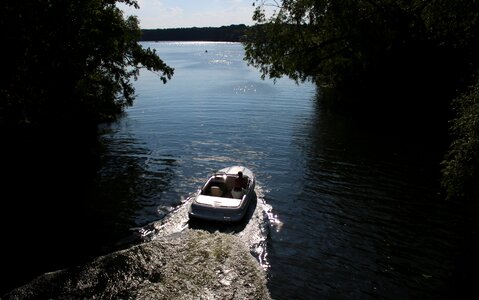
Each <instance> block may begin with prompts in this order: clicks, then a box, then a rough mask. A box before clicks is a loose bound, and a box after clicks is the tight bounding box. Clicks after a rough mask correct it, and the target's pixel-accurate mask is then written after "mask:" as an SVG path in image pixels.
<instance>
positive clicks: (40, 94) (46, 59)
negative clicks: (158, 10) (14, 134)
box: [0, 0, 174, 129]
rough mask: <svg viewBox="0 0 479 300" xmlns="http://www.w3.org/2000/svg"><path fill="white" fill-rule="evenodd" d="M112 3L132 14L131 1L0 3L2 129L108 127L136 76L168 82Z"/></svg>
mask: <svg viewBox="0 0 479 300" xmlns="http://www.w3.org/2000/svg"><path fill="white" fill-rule="evenodd" d="M117 2H123V3H125V4H127V5H131V6H134V7H136V8H138V4H137V1H135V0H73V1H63V0H35V1H11V0H6V1H3V2H2V4H1V5H0V6H1V9H0V14H1V16H0V26H1V27H2V31H3V32H4V33H3V36H2V40H3V42H4V45H5V46H4V48H3V49H4V51H5V52H4V58H5V60H4V63H5V64H6V67H5V69H4V72H3V75H2V82H1V85H0V95H1V97H2V101H1V102H0V125H1V126H2V128H10V129H15V128H37V127H44V126H50V125H53V126H55V124H56V125H58V124H61V127H64V126H67V124H68V126H76V127H82V126H83V125H92V124H94V125H95V124H98V123H100V122H104V121H111V120H114V119H115V118H116V117H117V116H118V114H119V113H121V112H122V111H123V110H124V108H126V107H127V106H130V105H132V103H133V100H134V88H133V86H132V83H131V81H132V80H136V78H137V75H138V74H139V70H140V69H142V68H146V69H148V70H150V71H153V72H156V73H157V74H158V75H159V77H160V79H161V80H162V81H163V82H166V81H167V80H168V79H170V78H171V76H172V75H173V71H174V70H173V69H172V68H170V67H169V66H167V65H166V64H165V63H164V62H163V61H162V60H161V59H160V58H159V57H158V55H157V54H156V53H155V51H154V50H151V49H149V48H148V49H144V48H142V47H141V46H140V45H139V44H138V43H137V42H138V40H139V38H140V34H141V31H140V28H139V25H138V24H139V23H138V20H137V18H136V17H128V18H127V19H124V18H123V14H122V11H121V10H120V9H119V8H117V7H116V3H117ZM68 126H67V127H68ZM59 127H60V126H59Z"/></svg>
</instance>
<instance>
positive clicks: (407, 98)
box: [244, 0, 479, 195]
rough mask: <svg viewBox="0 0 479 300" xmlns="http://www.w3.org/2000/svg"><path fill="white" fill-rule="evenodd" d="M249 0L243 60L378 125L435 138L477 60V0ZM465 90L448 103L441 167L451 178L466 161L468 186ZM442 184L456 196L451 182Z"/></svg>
mask: <svg viewBox="0 0 479 300" xmlns="http://www.w3.org/2000/svg"><path fill="white" fill-rule="evenodd" d="M255 6H256V10H255V13H254V16H253V19H254V20H255V22H256V25H255V26H253V27H250V28H248V30H247V31H246V37H245V39H244V44H245V49H246V55H245V59H246V60H247V62H248V63H249V64H250V65H253V66H255V67H257V68H259V69H260V70H261V72H262V74H263V77H266V76H268V77H270V78H279V77H282V76H288V77H290V78H292V79H294V80H296V81H305V80H311V81H313V82H315V83H316V84H317V85H318V86H319V87H320V88H321V90H322V91H323V92H328V94H333V95H335V97H323V104H325V105H328V106H329V107H332V108H334V109H339V110H342V111H349V112H351V113H352V114H354V115H356V116H358V117H362V116H367V117H372V119H374V120H376V121H377V120H379V121H380V122H379V123H377V124H380V125H379V126H383V124H382V123H386V122H390V123H391V124H395V125H394V126H397V127H402V129H404V128H406V127H407V128H408V129H409V131H408V132H419V133H420V134H419V136H423V137H424V138H427V137H428V136H431V135H439V136H441V135H442V136H444V135H445V134H444V133H443V132H446V133H447V130H446V128H447V120H448V119H449V118H451V117H452V116H453V113H454V112H451V109H450V108H451V105H450V103H451V100H452V99H454V98H456V97H458V95H459V94H460V93H461V92H463V91H465V89H466V87H467V86H469V85H471V84H472V83H473V79H472V78H473V76H472V75H473V74H474V72H476V70H478V67H479V55H477V54H478V53H479V26H478V21H479V2H477V1H473V0H466V1H464V0H345V1H331V0H283V1H274V0H257V1H255ZM272 9H273V10H274V13H273V14H272V15H267V14H268V13H269V12H271V10H272ZM330 91H332V93H329V92H330ZM472 98H475V99H476V100H475V101H476V102H477V93H474V92H471V93H469V94H467V95H465V96H462V97H459V98H458V99H457V100H456V101H455V102H454V104H453V105H454V107H455V111H456V112H459V115H458V116H457V119H455V121H454V122H453V133H454V138H456V139H457V140H456V141H455V142H454V144H453V145H454V146H453V147H452V150H451V153H450V154H449V155H448V158H447V160H448V161H449V162H448V163H447V162H445V163H444V165H445V166H446V169H445V171H444V174H445V176H446V177H448V176H456V175H458V174H459V173H460V172H459V170H460V169H461V168H462V166H465V164H468V163H469V166H468V168H467V172H466V173H467V174H468V175H467V176H466V177H468V179H467V180H468V182H473V183H474V184H469V183H468V184H467V185H468V186H474V185H475V186H479V180H478V179H479V176H478V175H477V173H478V170H477V154H474V153H477V151H479V146H478V145H477V134H476V133H474V132H475V131H474V130H476V131H477V130H479V129H477V126H478V125H477V124H478V122H477V118H478V117H479V116H478V115H477V114H475V115H474V114H472V113H469V112H468V113H467V114H464V112H466V111H468V110H469V109H472V108H473V107H475V106H477V105H476V104H474V105H472V104H471V103H472V102H473V101H472V100H471V99H472ZM466 107H467V108H466ZM472 136H474V137H475V138H474V143H471V142H470V140H469V137H472ZM443 139H445V138H444V137H443ZM466 148H467V149H466ZM458 153H462V154H464V155H465V156H464V157H459V156H458ZM462 154H461V155H462ZM471 161H474V166H476V167H473V166H472V165H471ZM453 164H456V166H454V167H453ZM452 169H454V170H456V171H452ZM472 169H474V171H473V170H472ZM464 174H465V173H463V175H464ZM461 176H462V175H461ZM466 177H464V176H462V179H464V178H466ZM462 179H458V180H459V181H460V180H462ZM443 182H444V183H447V184H445V185H446V186H447V188H448V190H449V192H450V193H453V194H457V195H458V194H461V193H460V192H458V191H459V190H461V187H459V186H458V185H457V182H458V181H457V180H455V179H452V178H446V179H445V180H444V181H443ZM453 183H454V185H455V186H456V188H453V187H452V185H451V184H453ZM476 189H477V188H476Z"/></svg>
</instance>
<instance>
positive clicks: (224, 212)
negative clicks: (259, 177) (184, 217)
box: [188, 166, 256, 222]
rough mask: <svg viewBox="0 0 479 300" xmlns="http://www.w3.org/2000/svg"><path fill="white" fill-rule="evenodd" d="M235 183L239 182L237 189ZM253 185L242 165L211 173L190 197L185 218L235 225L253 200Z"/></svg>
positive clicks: (250, 177)
mask: <svg viewBox="0 0 479 300" xmlns="http://www.w3.org/2000/svg"><path fill="white" fill-rule="evenodd" d="M241 175H242V179H241V178H239V177H240V176H241ZM238 180H242V184H241V188H240V187H239V186H238ZM255 184H256V178H255V175H254V174H253V172H252V171H251V170H250V169H248V168H246V167H244V166H231V167H227V168H223V169H220V170H218V171H215V172H213V174H211V175H210V176H209V177H208V179H207V180H206V183H205V184H204V185H203V186H202V187H201V189H199V190H198V191H197V193H196V195H195V196H194V197H193V200H192V202H191V206H190V207H189V210H188V215H189V217H190V219H204V220H211V221H225V222H238V221H240V220H242V219H243V217H244V215H245V213H246V211H247V210H248V207H249V204H250V203H251V202H252V201H253V199H254V197H255V191H254V188H255Z"/></svg>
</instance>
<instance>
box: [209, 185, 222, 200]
mask: <svg viewBox="0 0 479 300" xmlns="http://www.w3.org/2000/svg"><path fill="white" fill-rule="evenodd" d="M210 194H211V196H214V197H221V196H223V191H222V190H221V188H220V187H219V186H215V185H214V186H212V187H211V191H210Z"/></svg>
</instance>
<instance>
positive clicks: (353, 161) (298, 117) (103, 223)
mask: <svg viewBox="0 0 479 300" xmlns="http://www.w3.org/2000/svg"><path fill="white" fill-rule="evenodd" d="M142 45H143V46H144V47H151V48H153V49H156V51H157V53H158V54H159V55H160V57H161V58H162V59H163V60H164V61H165V62H166V63H167V64H168V65H170V66H171V67H174V68H175V75H174V76H173V78H172V80H171V81H169V82H168V83H167V84H166V85H163V84H162V83H161V81H160V80H159V78H158V76H157V75H155V74H153V73H150V72H148V71H143V72H142V73H141V74H140V77H139V80H138V81H137V82H136V83H135V87H136V92H137V94H138V96H137V99H136V102H135V104H134V106H133V107H131V108H129V109H128V110H127V112H126V114H125V116H124V117H123V118H122V119H121V120H120V121H119V122H118V123H117V124H114V125H112V126H107V127H106V128H105V133H104V134H103V135H102V141H103V142H104V145H105V149H104V152H103V156H102V168H101V170H100V172H99V174H98V176H97V177H96V179H95V182H94V183H93V185H92V186H93V188H90V189H88V192H87V195H86V196H85V197H86V198H87V199H90V200H89V202H88V203H87V205H86V206H87V207H86V208H85V209H84V210H85V211H86V213H85V214H86V215H88V217H89V224H90V225H89V226H88V231H86V229H85V232H87V233H84V234H85V235H89V238H90V241H91V245H90V246H89V248H88V251H87V253H88V254H89V255H92V254H98V253H103V252H108V251H109V250H111V249H112V247H113V245H115V244H121V245H123V246H125V245H128V243H129V241H130V240H129V237H131V236H130V234H129V233H131V235H133V236H135V234H138V233H140V234H143V236H148V237H150V238H151V237H152V235H153V236H154V235H155V234H158V233H155V232H151V231H150V232H148V230H147V228H151V224H152V222H156V221H161V220H168V218H167V217H169V216H170V215H171V214H173V213H174V212H177V211H180V212H181V211H182V210H181V208H184V207H185V206H186V205H187V203H188V202H187V197H188V196H189V195H191V194H192V193H193V192H195V191H196V190H197V189H198V188H199V187H200V186H201V184H202V183H203V181H204V180H205V178H206V177H207V175H209V174H210V173H211V172H212V171H214V170H216V169H220V168H223V167H226V166H229V165H237V164H239V165H244V166H247V167H248V168H250V169H251V170H253V172H255V174H256V176H257V185H258V186H257V194H258V203H259V205H258V209H259V210H262V212H263V213H264V214H265V215H266V216H267V217H266V218H265V219H264V220H262V221H261V222H264V224H263V225H264V226H265V227H267V228H268V231H267V232H266V233H259V235H262V236H260V237H257V239H253V238H252V240H255V241H256V242H252V243H251V245H250V247H251V248H254V247H261V248H262V250H261V251H259V252H258V253H256V254H257V258H258V263H259V264H261V266H262V267H263V268H264V269H265V272H267V274H268V287H269V290H270V293H271V296H272V297H273V298H274V299H322V298H326V299H351V298H353V299H364V298H379V299H431V298H441V297H443V296H444V295H449V294H450V293H454V287H455V286H454V284H455V279H454V276H455V264H456V261H455V259H456V258H455V255H456V253H457V251H458V246H457V245H458V243H459V242H460V237H459V236H458V235H457V230H458V228H459V225H460V224H462V221H461V219H460V217H459V216H460V215H459V214H458V213H457V212H456V210H455V209H453V206H452V204H448V203H444V202H443V201H442V200H441V199H442V198H441V196H440V195H439V194H438V187H437V183H436V182H435V179H434V178H435V177H434V173H433V172H434V171H435V169H434V168H433V167H432V166H433V165H432V162H431V161H432V159H431V157H430V156H431V153H429V152H428V151H429V150H427V149H428V148H424V147H423V146H422V145H420V143H419V144H418V143H417V141H416V142H408V141H407V140H404V139H399V138H397V137H395V136H392V135H387V134H384V131H371V130H370V128H367V127H365V126H362V125H361V124H359V123H358V122H354V121H352V120H350V119H348V118H346V117H341V116H338V115H335V114H333V113H330V112H327V111H325V110H324V109H322V108H321V106H320V105H319V104H318V101H317V97H318V96H320V95H319V94H320V93H318V91H317V90H316V88H315V86H314V85H313V84H312V83H304V84H299V85H297V84H296V83H294V82H293V81H291V80H289V79H280V80H277V81H276V82H273V81H272V80H268V79H267V80H262V79H261V78H260V74H259V72H258V71H257V70H256V69H254V68H252V67H248V66H247V65H246V63H245V62H244V61H243V54H244V52H243V48H242V45H241V44H238V43H206V42H181V43H176V42H159V43H153V42H145V43H142ZM168 222H170V224H166V225H165V226H170V231H178V232H180V231H182V230H184V228H185V227H184V226H185V223H187V217H186V216H185V215H182V216H180V217H179V219H176V221H175V220H173V219H172V220H171V221H166V223H168ZM251 222H258V221H254V220H252V221H251ZM149 224H150V225H149ZM149 226H150V227H149ZM145 228H146V229H145ZM254 234H256V233H250V232H247V231H245V233H244V235H254ZM258 241H259V242H258ZM252 252H254V251H252ZM78 255H80V254H78ZM47 267H48V266H43V268H44V269H48V268H47Z"/></svg>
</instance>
